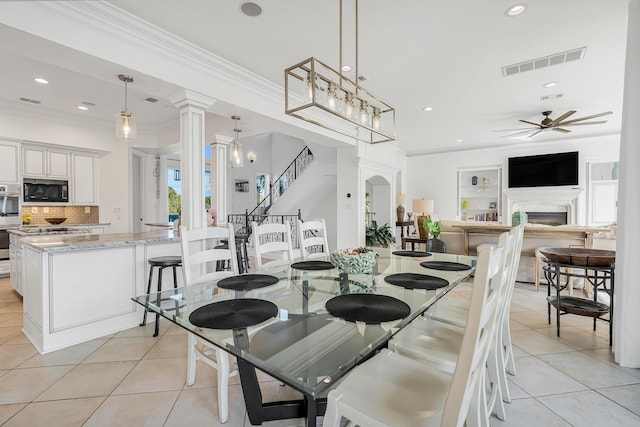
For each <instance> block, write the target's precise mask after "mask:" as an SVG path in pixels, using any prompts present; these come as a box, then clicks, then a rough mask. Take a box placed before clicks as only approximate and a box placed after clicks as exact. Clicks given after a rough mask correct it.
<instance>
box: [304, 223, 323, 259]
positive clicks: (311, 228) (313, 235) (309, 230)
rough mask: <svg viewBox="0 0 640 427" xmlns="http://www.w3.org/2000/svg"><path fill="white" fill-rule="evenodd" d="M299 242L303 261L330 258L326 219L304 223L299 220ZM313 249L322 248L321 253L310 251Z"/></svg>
mask: <svg viewBox="0 0 640 427" xmlns="http://www.w3.org/2000/svg"><path fill="white" fill-rule="evenodd" d="M298 242H299V244H300V252H301V253H302V259H304V260H308V259H317V258H325V257H328V256H329V253H330V251H329V240H328V239H327V226H326V224H325V222H324V219H318V220H313V221H305V222H302V221H300V220H298ZM311 247H315V248H318V247H321V248H322V250H321V251H317V250H315V251H314V252H311V251H310V248H311Z"/></svg>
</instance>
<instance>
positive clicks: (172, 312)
mask: <svg viewBox="0 0 640 427" xmlns="http://www.w3.org/2000/svg"><path fill="white" fill-rule="evenodd" d="M375 250H376V252H377V253H378V257H377V262H376V264H375V265H374V268H373V271H372V272H371V273H370V274H346V273H341V272H340V271H339V270H338V269H337V268H333V269H329V270H312V271H308V270H299V269H295V268H292V267H290V266H288V265H287V266H279V267H275V268H272V269H266V268H265V269H263V270H260V271H258V272H255V273H253V274H254V275H255V274H264V275H269V276H274V277H275V278H277V279H278V281H277V282H276V283H274V284H272V285H268V286H265V287H261V288H258V289H251V290H243V291H235V290H228V289H222V288H219V287H218V286H217V282H208V283H202V284H197V285H192V286H187V287H183V288H178V289H171V290H167V291H163V292H159V293H153V294H150V295H142V296H139V297H136V298H134V301H135V302H137V303H139V304H141V305H143V306H144V307H146V308H147V309H149V310H151V311H153V312H157V313H160V314H161V315H162V316H163V317H165V318H167V319H168V320H170V321H171V322H173V323H175V324H177V325H179V326H181V327H183V328H185V329H187V330H188V331H190V332H193V333H194V334H196V335H198V336H199V337H201V338H202V339H204V340H206V341H208V342H211V343H213V344H214V345H216V346H218V347H221V348H222V349H224V350H226V351H228V352H229V353H231V354H232V355H234V356H235V357H237V358H239V359H243V360H244V361H246V362H248V363H249V364H251V365H253V366H255V367H256V368H258V369H260V370H262V371H264V372H266V373H268V374H269V375H271V376H272V377H274V378H276V379H278V380H280V381H282V382H284V383H286V384H288V385H290V386H291V387H293V388H295V389H297V390H298V391H300V392H302V393H305V394H306V395H310V396H312V397H314V398H318V397H321V396H323V395H326V392H327V390H328V389H330V388H332V387H333V386H334V384H335V383H336V381H338V380H339V379H340V378H342V377H343V376H344V375H345V374H346V373H348V372H349V371H350V370H351V369H352V368H353V367H354V366H355V365H357V364H358V363H359V362H360V361H362V360H363V359H365V358H367V357H368V356H370V355H371V353H373V352H375V351H376V350H377V349H378V348H380V347H381V346H383V345H384V344H385V343H386V342H387V341H388V340H389V339H390V338H391V337H392V336H393V334H395V333H396V332H398V331H399V330H400V329H402V328H403V327H404V326H406V325H407V324H408V323H409V322H411V320H413V319H415V318H416V317H417V316H419V315H420V314H421V313H422V312H424V311H425V310H426V309H427V308H429V306H431V305H432V304H433V303H434V302H436V301H437V300H438V299H439V298H440V297H441V296H442V295H444V294H445V293H447V292H448V291H449V290H451V289H452V288H453V287H454V286H456V285H457V284H458V283H460V282H461V281H463V280H464V279H466V278H467V277H468V276H469V275H470V274H471V273H472V272H473V268H474V267H475V257H470V256H464V255H449V254H438V253H434V254H432V255H431V256H429V257H416V258H412V257H406V256H398V255H393V254H392V253H391V252H392V251H391V250H388V249H382V248H380V249H378V248H376V249H375ZM424 261H448V262H455V263H462V264H467V265H469V266H470V267H471V268H470V269H469V270H465V271H442V270H434V269H429V268H425V267H423V266H421V265H420V263H421V262H424ZM398 273H418V274H424V275H429V276H434V277H438V278H442V279H445V280H446V281H448V282H449V284H448V285H447V286H444V287H441V288H438V289H435V290H424V289H409V288H406V287H403V286H397V285H393V284H390V283H387V282H386V281H385V277H387V276H389V275H391V274H398ZM352 294H373V295H383V296H387V297H392V298H395V299H396V300H397V301H400V302H402V303H404V304H406V305H407V306H408V307H409V309H408V314H406V312H404V313H403V316H404V317H402V318H399V319H396V320H391V321H386V322H383V323H371V322H359V321H356V322H352V321H347V320H345V319H343V318H341V317H337V316H334V315H332V314H331V313H330V312H329V311H328V310H327V308H326V304H327V302H328V301H329V300H331V299H332V298H334V297H337V296H340V295H352ZM357 298H361V297H357ZM248 299H251V300H254V301H255V300H256V299H257V300H264V301H269V302H271V303H273V304H275V305H276V306H277V315H275V316H273V317H270V318H269V319H268V320H266V321H262V322H260V323H258V324H255V325H253V326H248V327H243V328H238V329H210V328H204V327H198V326H195V325H194V324H193V323H192V322H191V321H190V320H189V317H190V315H191V313H193V312H194V311H195V310H197V309H199V308H201V307H204V306H206V305H208V304H212V303H220V302H223V301H231V300H248ZM383 300H387V301H389V299H388V298H386V299H383ZM397 301H395V300H394V301H391V302H397ZM235 302H236V303H237V304H240V305H241V304H242V301H235ZM245 302H246V301H245ZM218 305H219V304H218ZM218 305H217V306H218ZM217 306H216V307H217ZM362 308H363V309H364V310H365V311H366V310H369V311H371V310H373V309H371V308H370V307H367V306H366V304H365V306H364V307H362ZM383 308H385V307H383ZM374 316H375V313H374ZM196 323H197V322H196Z"/></svg>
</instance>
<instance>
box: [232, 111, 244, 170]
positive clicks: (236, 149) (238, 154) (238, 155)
mask: <svg viewBox="0 0 640 427" xmlns="http://www.w3.org/2000/svg"><path fill="white" fill-rule="evenodd" d="M231 118H232V119H233V120H235V124H234V129H233V132H234V135H235V136H234V137H233V142H232V143H231V146H230V147H229V160H231V167H232V168H241V167H243V166H244V156H243V155H242V144H240V140H239V139H238V133H239V132H242V131H241V130H240V129H238V120H240V116H231Z"/></svg>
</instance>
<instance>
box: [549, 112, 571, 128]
mask: <svg viewBox="0 0 640 427" xmlns="http://www.w3.org/2000/svg"><path fill="white" fill-rule="evenodd" d="M575 113H576V111H575V110H569V111H567V112H566V113H564V114H563V115H561V116H560V117H556V118H555V119H553V120H552V121H551V123H549V125H550V126H554V125H557V124H558V123H560V122H561V121H563V120H564V119H566V118H567V117H569V116H571V115H573V114H575Z"/></svg>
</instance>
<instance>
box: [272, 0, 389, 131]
mask: <svg viewBox="0 0 640 427" xmlns="http://www.w3.org/2000/svg"><path fill="white" fill-rule="evenodd" d="M355 8H356V11H355V18H356V25H355V40H356V49H355V53H356V62H355V75H356V76H359V74H358V0H355ZM342 27H343V25H342V0H340V66H339V69H340V70H342V69H343V64H342ZM284 75H285V113H286V114H288V115H290V116H293V117H296V118H299V119H302V120H305V121H307V122H310V123H313V124H315V125H318V126H321V127H323V128H326V129H329V130H332V131H335V132H338V133H340V134H343V135H346V136H349V137H352V138H355V139H357V140H359V141H364V142H366V143H369V144H377V143H380V142H387V141H394V140H395V120H396V118H395V114H396V113H395V109H394V108H393V107H392V106H391V105H389V104H387V103H386V102H384V101H382V100H381V99H380V98H378V97H376V96H375V95H373V94H372V93H371V92H369V91H367V90H366V89H364V88H363V87H362V86H360V85H359V84H358V83H356V82H354V81H353V80H351V79H349V78H348V77H346V76H344V75H343V74H342V73H340V72H338V71H336V70H334V69H333V68H331V67H329V66H328V65H326V64H325V63H323V62H321V61H319V60H318V59H316V58H314V57H311V58H308V59H305V60H304V61H302V62H299V63H297V64H295V65H292V66H291V67H289V68H287V69H285V70H284Z"/></svg>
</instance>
